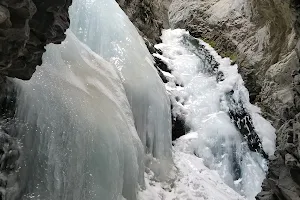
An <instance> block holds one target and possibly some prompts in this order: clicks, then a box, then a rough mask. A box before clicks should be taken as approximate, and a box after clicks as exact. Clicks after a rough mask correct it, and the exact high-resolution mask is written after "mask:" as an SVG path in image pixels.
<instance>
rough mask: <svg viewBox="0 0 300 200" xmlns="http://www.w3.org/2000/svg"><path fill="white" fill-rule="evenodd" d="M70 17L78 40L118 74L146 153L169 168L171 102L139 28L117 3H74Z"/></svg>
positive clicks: (91, 0)
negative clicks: (106, 61)
mask: <svg viewBox="0 0 300 200" xmlns="http://www.w3.org/2000/svg"><path fill="white" fill-rule="evenodd" d="M70 14H71V29H72V31H73V32H74V33H75V34H76V36H77V37H78V38H79V39H80V40H81V41H82V42H84V43H86V44H87V45H88V46H89V47H90V48H91V49H92V50H93V51H95V52H96V53H98V54H99V55H101V56H103V57H104V58H105V59H107V60H109V61H110V62H111V63H113V64H114V66H115V67H116V68H117V69H118V70H119V72H120V75H121V78H122V81H123V85H124V87H125V90H126V94H127V97H128V99H129V103H130V105H131V108H132V111H133V115H134V121H135V126H136V129H137V132H138V134H139V136H140V138H141V140H142V142H143V144H144V146H145V151H146V153H148V154H149V155H153V156H154V157H156V158H159V160H160V162H161V161H164V166H168V164H170V163H171V116H170V103H169V98H168V96H167V94H166V91H165V88H164V85H163V83H162V81H161V80H160V78H159V76H158V74H157V72H156V70H155V68H154V66H153V61H152V56H151V55H150V54H149V52H148V50H147V48H146V46H145V44H144V41H143V39H142V38H141V37H140V35H139V34H138V32H137V30H136V28H135V27H134V25H133V24H132V23H131V22H130V20H129V19H128V17H127V16H126V15H125V14H124V12H123V11H122V10H121V9H120V7H119V5H118V4H117V3H116V2H115V1H114V0H75V1H74V3H73V6H72V8H71V12H70ZM165 161H166V162H165ZM161 169H162V168H161ZM163 170H165V169H163ZM160 172H161V171H160Z"/></svg>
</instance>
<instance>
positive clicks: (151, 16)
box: [116, 0, 171, 44]
mask: <svg viewBox="0 0 300 200" xmlns="http://www.w3.org/2000/svg"><path fill="white" fill-rule="evenodd" d="M116 1H117V2H118V3H119V5H120V7H121V8H122V9H123V10H124V12H125V13H126V14H127V16H128V17H129V19H130V20H131V21H132V23H133V24H134V25H135V26H136V27H137V29H138V30H139V33H140V34H141V35H142V36H143V37H144V38H146V39H147V40H149V41H150V42H151V43H152V44H156V43H159V41H160V35H161V29H163V28H164V29H166V28H169V19H168V8H169V5H170V3H171V0H116Z"/></svg>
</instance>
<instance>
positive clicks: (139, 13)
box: [118, 0, 300, 200]
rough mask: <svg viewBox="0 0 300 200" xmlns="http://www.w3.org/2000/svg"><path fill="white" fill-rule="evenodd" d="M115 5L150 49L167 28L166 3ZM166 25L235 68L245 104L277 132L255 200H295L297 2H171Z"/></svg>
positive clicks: (299, 87) (299, 76)
mask: <svg viewBox="0 0 300 200" xmlns="http://www.w3.org/2000/svg"><path fill="white" fill-rule="evenodd" d="M118 2H119V3H120V5H121V7H122V8H123V9H124V10H125V12H126V13H127V14H128V16H129V17H130V19H131V20H132V21H133V23H134V24H135V25H136V27H137V28H138V29H139V30H140V31H141V32H142V35H144V36H145V37H146V38H147V39H149V40H150V42H151V43H155V42H156V41H158V40H159V35H160V29H161V28H162V27H164V28H168V23H167V21H166V20H167V18H166V14H164V13H163V12H165V11H166V8H167V7H168V5H169V3H170V2H169V1H167V0H155V1H151V2H150V1H147V0H130V1H125V0H123V1H122V0H118ZM156 5H164V6H158V7H157V6H156ZM145 10H146V11H145ZM144 11H145V12H144ZM152 20H153V21H152ZM155 22H159V23H157V24H156V23H155ZM169 22H170V26H171V27H172V28H184V29H187V30H189V31H190V33H191V34H192V35H193V36H195V37H198V38H201V39H203V40H205V41H206V42H207V43H209V44H210V45H211V46H212V47H214V48H215V49H216V50H217V51H218V52H219V53H220V54H221V55H222V56H226V57H230V58H231V60H232V61H233V62H236V63H237V64H238V65H239V70H240V73H241V74H242V76H243V79H244V81H245V84H246V87H247V88H248V90H249V92H250V100H251V101H252V103H256V104H258V105H259V106H260V107H261V108H262V111H263V114H264V115H265V117H267V118H268V119H269V120H270V121H271V122H272V123H273V125H274V126H275V128H276V129H277V151H276V153H275V157H273V158H271V160H270V173H269V175H268V178H267V179H266V180H265V182H264V184H263V192H261V193H260V194H259V195H258V197H257V198H258V199H262V200H273V199H274V200H275V199H288V200H290V199H291V200H293V199H300V192H299V191H300V178H299V172H300V168H299V167H300V163H299V161H300V140H299V137H300V136H299V135H300V129H299V126H300V125H299V123H300V119H299V116H300V114H299V112H300V2H299V1H298V0H245V1H236V0H202V1H199V0H189V1H186V0H173V1H172V3H171V4H170V7H169ZM158 24H162V25H158ZM165 24H166V25H165Z"/></svg>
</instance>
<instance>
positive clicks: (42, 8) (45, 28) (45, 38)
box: [0, 0, 72, 79]
mask: <svg viewBox="0 0 300 200" xmlns="http://www.w3.org/2000/svg"><path fill="white" fill-rule="evenodd" d="M71 1H72V0H46V1H41V0H0V75H1V76H2V77H3V76H9V77H17V78H20V79H30V78H31V76H32V74H33V73H34V71H35V68H36V66H37V65H41V64H42V55H43V53H44V52H45V49H44V47H45V46H46V44H49V43H56V44H57V43H60V42H61V41H63V40H64V39H65V34H64V32H65V30H66V29H67V28H68V27H69V23H70V21H69V14H68V7H69V6H70V5H71Z"/></svg>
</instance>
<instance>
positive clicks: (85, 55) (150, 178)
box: [14, 0, 275, 200]
mask: <svg viewBox="0 0 300 200" xmlns="http://www.w3.org/2000/svg"><path fill="white" fill-rule="evenodd" d="M70 15H71V30H69V31H68V32H67V39H66V41H65V42H63V43H62V44H61V45H49V46H48V47H47V52H46V53H45V55H44V58H43V65H42V66H41V67H38V69H37V72H36V73H35V74H34V76H33V78H32V79H31V80H30V81H21V80H14V83H15V87H16V90H15V91H16V112H15V119H14V120H15V122H16V127H14V128H15V130H16V133H18V138H19V140H20V142H21V143H22V145H23V146H22V152H23V154H22V159H21V160H22V163H21V167H20V170H19V177H18V179H19V180H20V181H19V187H20V189H21V190H20V194H19V196H18V197H17V199H24V200H26V199H33V200H39V199H43V200H54V199H57V200H62V199H65V200H69V199H72V200H125V199H127V200H136V199H140V200H159V199H164V200H171V199H176V198H177V199H182V200H184V199H189V200H190V199H193V200H194V199H195V200H196V199H197V200H198V199H218V200H223V199H224V200H227V199H236V200H241V199H244V197H246V198H247V199H253V198H254V196H255V195H256V193H257V192H258V191H259V190H260V184H261V182H262V180H263V178H264V176H265V171H266V168H267V165H266V160H265V159H264V158H263V157H264V156H268V155H272V154H273V152H274V148H275V147H274V140H275V136H274V129H273V127H272V126H271V125H270V124H269V123H268V122H267V121H266V120H265V119H264V118H262V117H261V116H260V114H259V109H258V108H257V107H255V106H253V105H251V104H250V103H249V99H248V92H247V90H246V88H245V87H244V85H243V80H242V78H241V76H240V75H239V74H238V72H237V66H236V65H234V66H231V65H230V60H229V59H228V58H224V59H222V58H221V57H220V56H219V55H217V53H216V52H215V51H214V50H213V49H212V48H211V47H209V45H207V44H205V43H204V42H203V41H200V40H196V39H192V38H191V37H190V36H189V34H188V33H187V32H186V31H184V30H166V31H164V32H163V36H162V40H163V43H162V44H160V45H158V46H157V48H159V49H161V50H162V51H163V55H156V56H157V57H159V58H160V59H161V60H163V61H164V62H165V63H166V64H167V65H168V67H169V68H170V69H171V70H172V74H170V73H167V72H162V73H163V74H164V75H165V76H166V78H167V79H168V80H169V82H168V83H167V84H166V88H167V90H168V92H169V96H168V95H167V92H166V88H165V86H164V85H163V83H162V81H161V80H160V77H159V76H158V73H157V71H156V69H155V68H154V66H153V58H152V56H151V55H150V54H149V52H148V50H147V48H146V46H145V44H144V41H143V39H142V38H141V37H140V36H139V34H138V32H137V30H136V28H135V27H134V26H133V24H132V23H131V22H130V21H129V19H128V17H127V16H126V15H125V14H124V13H123V11H122V10H121V9H120V8H119V6H118V4H117V3H116V2H115V1H114V0H74V2H73V6H72V8H71V11H70ZM201 45H202V46H201ZM202 50H205V51H207V52H208V54H209V55H210V56H209V57H208V58H207V57H206V55H205V54H201V51H202ZM207 52H206V53H207ZM216 69H217V71H216ZM219 72H222V73H219ZM175 82H176V83H179V85H183V86H184V87H181V86H176V83H175ZM177 85H178V84H177ZM169 97H170V98H171V101H173V110H172V112H173V115H174V116H176V115H181V116H183V117H184V118H185V119H186V120H187V123H188V125H189V126H190V127H191V128H192V132H191V133H189V134H188V135H186V136H184V137H182V138H180V139H178V140H177V141H176V142H175V145H174V148H173V154H174V161H175V165H176V168H177V170H174V168H172V166H173V160H172V151H171V149H172V147H171V133H170V132H171V115H170V114H171V113H170V112H171V111H170V98H169ZM230 113H231V114H230ZM245 113H246V114H245ZM236 116H238V117H236ZM240 116H242V117H244V118H241V117H240ZM244 119H246V120H244ZM250 119H251V120H250ZM245 127H246V129H245ZM253 127H254V128H253ZM241 133H242V134H241ZM249 133H251V134H249ZM253 135H254V136H257V137H252V136H253ZM251 148H253V149H254V150H256V151H257V152H252V151H250V149H251ZM253 149H251V150H253ZM145 169H146V170H145ZM145 171H146V173H144V172H145ZM170 172H171V173H170ZM145 175H146V179H144V176H145ZM225 183H226V184H227V185H226V184H225ZM228 185H229V186H230V187H231V188H229V187H228ZM145 188H146V190H141V189H145ZM139 189H140V192H138V191H139ZM236 191H237V192H239V193H240V194H238V193H237V192H236ZM241 195H243V196H244V197H242V196H241Z"/></svg>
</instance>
